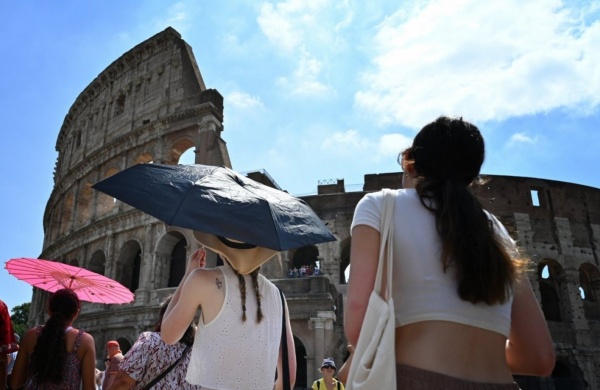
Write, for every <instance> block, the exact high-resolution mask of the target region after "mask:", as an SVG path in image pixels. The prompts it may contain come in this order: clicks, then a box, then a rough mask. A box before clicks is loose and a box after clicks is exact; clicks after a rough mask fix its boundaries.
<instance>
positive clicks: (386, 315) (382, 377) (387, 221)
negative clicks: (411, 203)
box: [346, 189, 396, 390]
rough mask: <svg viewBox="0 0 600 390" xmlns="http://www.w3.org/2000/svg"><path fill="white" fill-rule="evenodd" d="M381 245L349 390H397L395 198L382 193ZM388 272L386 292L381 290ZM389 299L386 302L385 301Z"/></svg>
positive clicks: (349, 378)
mask: <svg viewBox="0 0 600 390" xmlns="http://www.w3.org/2000/svg"><path fill="white" fill-rule="evenodd" d="M382 192H383V206H382V210H381V228H380V233H381V244H380V247H379V264H378V265H377V278H376V279H375V286H374V288H373V292H372V293H371V297H370V298H369V304H368V306H367V311H366V313H365V318H364V320H363V324H362V328H361V330H360V335H359V337H358V343H357V345H356V347H355V349H354V356H353V358H352V364H351V365H350V372H349V374H348V380H347V386H346V388H347V389H348V390H376V389H386V390H388V389H396V354H395V343H394V335H395V330H396V329H395V328H396V326H395V325H396V318H395V315H394V300H393V298H392V265H393V250H392V249H393V230H394V229H393V223H392V219H393V212H394V203H395V196H394V193H393V192H392V191H391V190H389V189H384V190H382ZM384 269H386V270H387V275H386V278H387V283H386V288H385V291H384V290H383V289H382V279H383V276H384V275H383V273H384V271H383V270H384ZM386 297H387V300H386V299H385V298H386Z"/></svg>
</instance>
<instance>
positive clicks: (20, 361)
mask: <svg viewBox="0 0 600 390" xmlns="http://www.w3.org/2000/svg"><path fill="white" fill-rule="evenodd" d="M36 340H37V334H36V330H35V328H32V329H29V330H28V331H27V333H25V336H24V337H23V340H22V341H21V345H20V348H19V353H18V354H17V360H15V365H14V367H13V371H12V375H11V377H10V383H9V385H10V387H11V388H12V389H18V388H20V387H22V386H24V385H25V380H26V379H27V367H28V365H29V354H30V353H32V352H33V347H34V346H35V343H36ZM5 372H6V371H5Z"/></svg>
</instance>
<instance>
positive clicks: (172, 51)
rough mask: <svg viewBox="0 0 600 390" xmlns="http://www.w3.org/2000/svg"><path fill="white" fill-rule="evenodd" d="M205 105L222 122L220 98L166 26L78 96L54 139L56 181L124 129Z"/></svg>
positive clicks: (188, 49)
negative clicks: (209, 107)
mask: <svg viewBox="0 0 600 390" xmlns="http://www.w3.org/2000/svg"><path fill="white" fill-rule="evenodd" d="M203 91H205V92H206V93H203ZM208 92H213V93H212V94H211V93H208ZM206 103H212V106H213V107H211V108H212V110H211V111H212V114H213V115H215V116H216V117H217V119H218V120H222V111H223V98H222V97H221V96H220V95H219V94H218V92H216V91H206V87H205V85H204V81H203V80H202V76H201V75H200V71H199V69H198V66H197V64H196V60H195V58H194V55H193V53H192V50H191V47H190V46H189V45H188V44H187V43H186V42H185V41H183V40H182V39H181V35H180V34H179V33H178V32H177V31H175V30H174V29H172V28H167V29H166V30H164V31H162V32H160V33H158V34H156V35H154V36H153V37H151V38H149V39H147V40H146V41H144V42H142V43H140V44H139V45H137V46H135V47H134V48H133V49H131V50H129V51H128V52H127V53H125V54H123V55H122V56H121V57H119V58H118V59H117V60H116V61H114V62H113V63H112V64H110V65H109V66H108V67H107V68H106V69H105V70H104V71H103V72H102V73H100V75H98V77H96V78H95V79H94V80H93V81H92V82H91V83H90V84H89V85H88V86H87V87H86V88H85V89H84V90H83V92H82V93H81V94H80V95H79V96H78V97H77V99H76V100H75V103H73V105H72V106H71V108H70V110H69V112H68V114H67V115H66V117H65V121H64V123H63V125H62V127H61V129H60V133H59V135H58V138H57V142H56V150H57V151H58V153H59V156H58V160H57V166H56V168H55V177H54V179H55V183H56V182H58V181H59V180H60V178H61V177H62V176H64V175H65V174H66V173H67V172H68V171H69V170H70V169H72V168H73V167H76V166H77V165H78V164H79V163H80V162H81V161H82V159H84V158H86V156H89V155H90V154H93V153H94V152H95V151H96V150H99V149H101V148H104V147H106V146H108V145H110V144H111V142H115V141H117V140H118V138H119V137H121V136H122V135H123V134H124V133H126V132H127V131H130V130H133V129H139V128H141V127H143V126H144V125H147V124H151V123H153V122H156V121H159V120H165V118H168V117H169V116H173V115H175V114H177V113H184V112H185V111H186V110H189V109H191V108H192V107H197V106H198V105H202V104H206Z"/></svg>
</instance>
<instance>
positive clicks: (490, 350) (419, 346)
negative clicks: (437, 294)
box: [396, 321, 514, 383]
mask: <svg viewBox="0 0 600 390" xmlns="http://www.w3.org/2000/svg"><path fill="white" fill-rule="evenodd" d="M505 346H506V337H505V336H503V335H501V334H500V333H496V332H492V331H489V330H485V329H481V328H476V327H473V326H469V325H464V324H459V323H455V322H449V321H423V322H417V323H414V324H409V325H405V326H402V327H399V328H396V363H399V364H406V365H408V366H412V367H416V368H420V369H423V370H428V371H433V372H437V373H440V374H445V375H449V376H453V377H456V378H461V379H465V380H469V381H474V382H487V383H513V382H514V380H513V378H512V374H511V372H510V369H509V368H508V364H507V363H506V355H505Z"/></svg>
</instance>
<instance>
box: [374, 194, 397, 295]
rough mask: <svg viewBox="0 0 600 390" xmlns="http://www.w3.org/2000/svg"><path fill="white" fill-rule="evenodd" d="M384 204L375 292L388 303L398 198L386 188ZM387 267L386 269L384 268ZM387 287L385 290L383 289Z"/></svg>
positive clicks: (390, 288)
mask: <svg viewBox="0 0 600 390" xmlns="http://www.w3.org/2000/svg"><path fill="white" fill-rule="evenodd" d="M381 192H382V193H383V204H382V206H381V217H380V220H381V225H380V226H381V228H380V234H381V236H380V237H381V238H380V244H379V262H378V264H377V276H376V278H375V285H374V287H373V290H374V291H375V292H376V293H377V294H379V296H380V297H382V298H383V299H385V300H386V301H387V300H388V298H389V297H390V296H391V294H392V269H393V268H392V266H393V263H394V262H393V239H392V238H393V234H394V225H393V223H392V220H393V219H394V218H393V217H394V215H393V214H394V204H395V202H396V197H395V196H394V192H393V191H392V190H390V189H387V188H384V189H383V190H381ZM384 267H385V268H384ZM384 269H385V270H386V271H387V272H386V284H385V286H382V283H383V275H384ZM383 287H385V288H383Z"/></svg>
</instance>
